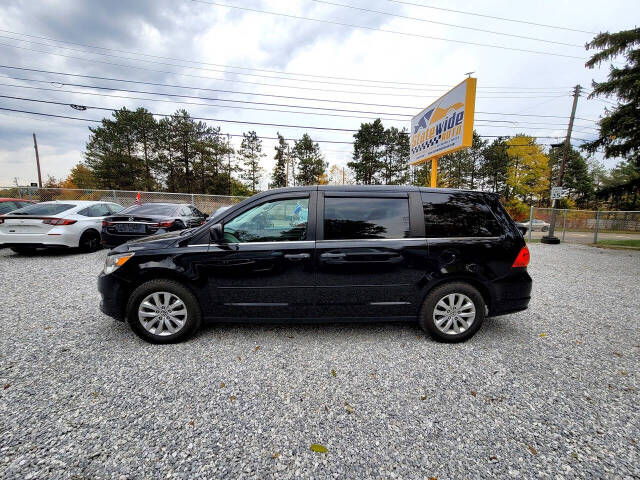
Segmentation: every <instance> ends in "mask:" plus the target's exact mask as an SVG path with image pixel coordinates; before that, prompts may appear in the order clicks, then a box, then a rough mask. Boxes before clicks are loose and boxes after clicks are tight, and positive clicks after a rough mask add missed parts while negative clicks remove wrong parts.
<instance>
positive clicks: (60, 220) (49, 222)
mask: <svg viewBox="0 0 640 480" xmlns="http://www.w3.org/2000/svg"><path fill="white" fill-rule="evenodd" d="M76 222H77V220H69V219H67V218H45V219H44V220H42V223H46V224H47V225H73V224H74V223H76Z"/></svg>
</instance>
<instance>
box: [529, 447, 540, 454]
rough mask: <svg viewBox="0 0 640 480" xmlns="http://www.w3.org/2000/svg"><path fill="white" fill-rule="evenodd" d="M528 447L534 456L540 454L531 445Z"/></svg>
mask: <svg viewBox="0 0 640 480" xmlns="http://www.w3.org/2000/svg"><path fill="white" fill-rule="evenodd" d="M527 447H529V450H531V453H533V454H534V455H537V454H538V451H537V450H536V449H535V448H533V447H532V446H531V445H527Z"/></svg>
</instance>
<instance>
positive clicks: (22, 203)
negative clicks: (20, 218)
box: [0, 198, 36, 215]
mask: <svg viewBox="0 0 640 480" xmlns="http://www.w3.org/2000/svg"><path fill="white" fill-rule="evenodd" d="M32 203H36V202H33V201H31V200H25V199H24V198H0V215H4V214H5V213H9V212H12V211H14V210H18V209H19V208H22V207H26V206H27V205H31V204H32Z"/></svg>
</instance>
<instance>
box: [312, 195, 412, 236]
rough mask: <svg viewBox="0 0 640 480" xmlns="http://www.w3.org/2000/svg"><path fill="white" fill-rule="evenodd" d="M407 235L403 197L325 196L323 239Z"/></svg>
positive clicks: (406, 204) (406, 200)
mask: <svg viewBox="0 0 640 480" xmlns="http://www.w3.org/2000/svg"><path fill="white" fill-rule="evenodd" d="M407 237H409V200H408V199H406V198H365V197H345V198H336V197H327V198H325V199H324V238H325V240H357V239H363V238H407Z"/></svg>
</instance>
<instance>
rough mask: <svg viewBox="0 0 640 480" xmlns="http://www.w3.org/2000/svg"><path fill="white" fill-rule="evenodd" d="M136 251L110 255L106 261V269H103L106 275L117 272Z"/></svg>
mask: <svg viewBox="0 0 640 480" xmlns="http://www.w3.org/2000/svg"><path fill="white" fill-rule="evenodd" d="M133 255H134V252H131V253H122V254H120V255H109V256H108V257H107V259H106V260H105V262H104V269H103V270H102V271H103V272H104V274H105V275H109V274H110V273H113V272H115V271H116V270H117V269H119V268H120V267H121V266H122V265H124V264H125V263H127V260H129V259H130V258H131V257H133Z"/></svg>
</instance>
